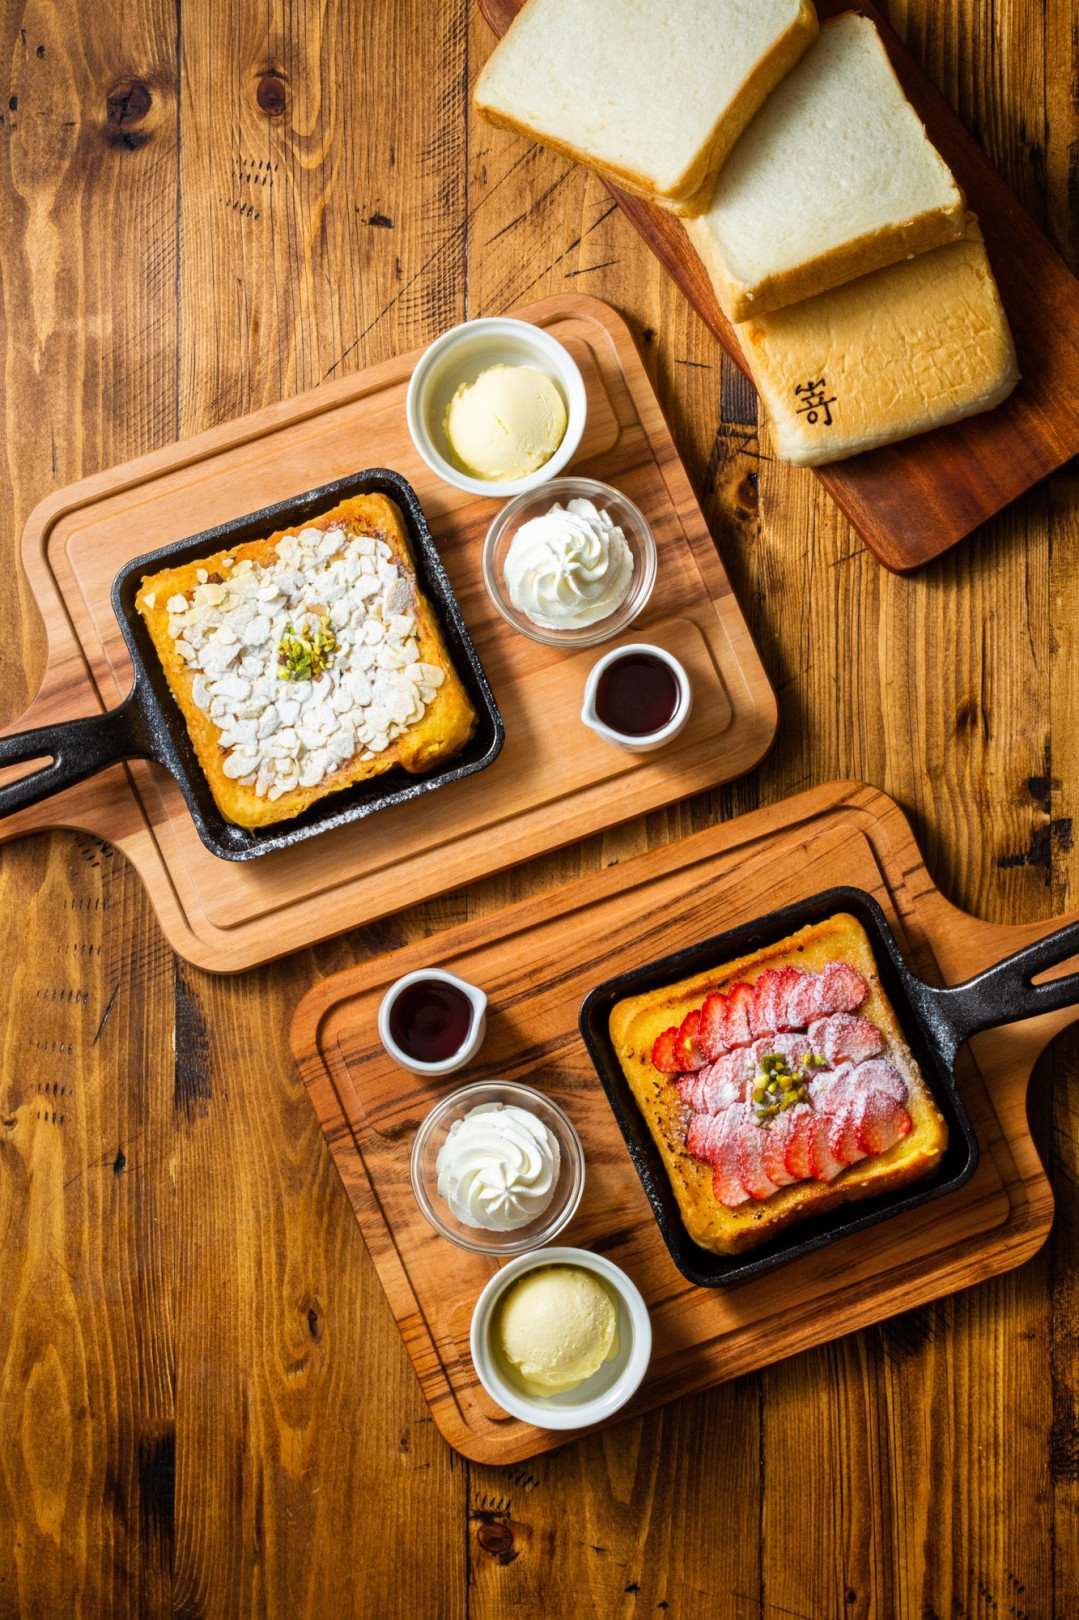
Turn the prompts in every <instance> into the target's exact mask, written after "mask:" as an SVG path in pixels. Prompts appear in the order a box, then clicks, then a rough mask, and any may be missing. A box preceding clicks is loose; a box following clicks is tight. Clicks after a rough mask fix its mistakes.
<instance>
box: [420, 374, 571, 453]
mask: <svg viewBox="0 0 1079 1620" xmlns="http://www.w3.org/2000/svg"><path fill="white" fill-rule="evenodd" d="M442 426H443V430H444V431H445V434H446V438H447V440H448V441H449V446H450V449H451V450H452V451H453V454H454V455H455V456H456V457H457V460H458V461H459V462H460V463H461V466H462V467H463V468H464V469H465V471H466V472H467V473H470V474H471V475H472V477H473V478H490V479H492V480H494V481H499V480H507V479H513V478H527V477H528V475H529V473H534V472H537V471H538V470H539V468H540V467H542V466H543V465H544V463H545V462H547V461H550V459H551V457H552V456H553V455H554V453H555V451H556V450H557V449H558V446H559V445H560V444H561V443H562V440H563V438H564V436H565V432H566V406H565V401H564V400H563V398H562V395H561V394H560V393H559V391H558V388H557V387H556V385H555V384H554V382H552V380H551V378H550V377H548V376H547V374H546V372H544V371H540V370H539V368H538V367H537V366H504V365H499V366H489V367H488V368H487V370H486V371H481V372H480V374H479V376H478V377H477V378H476V380H475V382H473V383H462V384H461V386H460V388H458V390H457V392H456V393H455V394H454V396H453V398H452V399H451V400H450V402H449V404H448V405H447V407H446V414H445V416H444V417H443V420H442Z"/></svg>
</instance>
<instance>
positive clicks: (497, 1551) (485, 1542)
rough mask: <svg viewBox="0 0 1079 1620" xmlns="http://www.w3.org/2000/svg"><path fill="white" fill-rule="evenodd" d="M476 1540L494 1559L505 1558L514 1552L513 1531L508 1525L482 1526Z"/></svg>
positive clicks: (477, 1532)
mask: <svg viewBox="0 0 1079 1620" xmlns="http://www.w3.org/2000/svg"><path fill="white" fill-rule="evenodd" d="M476 1540H477V1541H478V1542H479V1544H480V1546H481V1547H482V1548H483V1550H484V1552H485V1553H490V1555H491V1557H492V1558H505V1556H506V1554H507V1553H510V1552H512V1551H513V1531H512V1530H511V1529H510V1527H509V1525H508V1524H481V1525H480V1527H479V1529H478V1530H477V1531H476Z"/></svg>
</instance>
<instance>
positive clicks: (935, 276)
mask: <svg viewBox="0 0 1079 1620" xmlns="http://www.w3.org/2000/svg"><path fill="white" fill-rule="evenodd" d="M735 331H736V332H737V334H738V340H739V342H740V343H741V345H742V352H743V353H744V355H745V357H746V359H747V361H748V362H749V369H750V371H751V372H752V374H753V381H754V382H755V383H756V385H757V391H758V392H759V394H760V396H761V398H762V400H763V401H764V403H765V406H766V408H767V412H768V416H769V419H770V422H771V428H772V443H773V445H774V448H775V452H776V455H777V456H779V458H780V460H781V461H791V462H795V463H796V464H797V465H799V466H810V467H818V466H821V465H822V464H823V463H824V462H828V461H837V460H839V458H840V457H842V456H853V455H856V454H857V453H858V452H859V451H861V450H871V449H873V448H874V447H875V446H877V445H881V444H891V443H892V442H893V441H894V440H896V439H908V438H910V437H911V435H912V434H914V433H925V432H926V431H927V430H928V429H929V428H936V427H943V426H945V425H946V424H947V423H948V422H958V421H959V420H960V419H961V418H962V417H964V416H974V415H976V414H977V413H978V412H979V411H990V410H992V409H993V407H994V406H995V405H999V404H1000V402H1001V400H1003V399H1006V398H1007V396H1008V395H1009V394H1010V393H1011V391H1012V389H1013V388H1014V387H1015V385H1016V383H1017V382H1018V380H1019V368H1018V366H1017V364H1016V359H1015V347H1014V345H1013V343H1012V335H1011V332H1010V330H1009V328H1008V319H1007V316H1006V315H1005V313H1004V308H1003V306H1002V304H1001V302H1000V294H999V293H998V292H997V285H996V282H995V281H994V280H993V272H992V270H991V269H990V268H989V259H988V257H987V255H986V251H985V247H984V245H983V243H982V238H981V232H980V231H979V230H978V225H977V221H976V220H975V219H974V217H973V215H969V216H968V225H967V231H966V234H965V236H964V237H963V239H962V240H961V241H959V242H950V243H949V244H948V245H947V247H940V248H934V249H933V251H932V252H930V253H919V254H918V255H917V257H916V258H913V259H909V260H904V261H903V263H901V264H893V265H889V266H888V268H887V269H885V270H875V271H873V273H872V274H871V275H868V276H861V277H860V278H859V279H858V280H857V281H849V282H847V284H846V285H845V286H843V287H835V288H833V289H832V291H831V292H826V293H818V294H817V296H816V298H809V299H807V300H806V301H805V302H804V303H802V304H791V305H789V306H788V307H787V308H786V309H777V310H773V311H772V313H771V314H770V315H762V316H759V317H756V318H755V319H753V320H751V321H745V322H744V323H743V324H742V325H740V326H736V327H735Z"/></svg>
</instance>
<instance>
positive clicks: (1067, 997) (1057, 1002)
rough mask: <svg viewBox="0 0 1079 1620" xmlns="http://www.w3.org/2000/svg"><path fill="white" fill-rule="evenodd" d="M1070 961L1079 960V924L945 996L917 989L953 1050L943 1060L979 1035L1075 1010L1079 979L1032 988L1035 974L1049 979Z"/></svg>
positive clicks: (923, 1008)
mask: <svg viewBox="0 0 1079 1620" xmlns="http://www.w3.org/2000/svg"><path fill="white" fill-rule="evenodd" d="M1069 956H1079V922H1073V923H1068V925H1067V927H1065V928H1058V929H1057V931H1056V933H1053V934H1047V935H1046V937H1045V938H1044V939H1039V940H1037V941H1036V942H1035V943H1034V944H1033V945H1028V946H1027V947H1026V949H1025V950H1022V951H1016V953H1015V955H1014V956H1007V957H1005V959H1004V961H1003V962H997V963H996V964H995V965H994V966H993V967H991V968H986V970H985V972H984V973H979V974H978V975H977V976H976V977H975V978H973V979H967V981H966V982H965V983H964V984H954V985H949V986H948V988H947V989H943V990H940V989H936V988H934V987H932V986H930V985H927V984H919V991H920V992H923V994H919V995H918V996H917V1000H918V1002H919V1005H920V1010H921V1011H922V1013H923V1016H924V1017H925V1018H926V1021H927V1022H928V1023H930V1024H931V1025H932V1026H933V1028H934V1030H935V1032H936V1034H937V1037H938V1039H939V1040H940V1042H941V1045H942V1046H944V1047H946V1048H950V1049H951V1050H950V1053H949V1052H946V1054H945V1055H946V1056H954V1055H955V1053H956V1052H957V1051H958V1050H959V1048H960V1047H961V1046H962V1044H963V1042H964V1041H965V1040H967V1039H968V1038H969V1037H970V1036H971V1035H976V1034H977V1033H978V1031H979V1030H982V1029H992V1028H994V1027H995V1026H996V1025H997V1024H1012V1023H1015V1022H1016V1021H1017V1020H1019V1019H1021V1018H1036V1017H1037V1016H1038V1014H1039V1013H1048V1012H1059V1011H1060V1009H1061V1008H1063V1007H1072V1006H1074V1005H1075V1004H1076V1003H1077V1002H1079V973H1069V974H1068V976H1067V977H1066V978H1064V979H1052V980H1050V982H1049V983H1048V984H1031V982H1030V981H1031V979H1032V978H1033V977H1034V975H1035V974H1036V973H1045V972H1046V971H1047V970H1048V969H1049V968H1052V967H1056V966H1058V964H1059V963H1061V962H1066V961H1067V960H1068V958H1069Z"/></svg>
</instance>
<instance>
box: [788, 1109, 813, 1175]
mask: <svg viewBox="0 0 1079 1620" xmlns="http://www.w3.org/2000/svg"><path fill="white" fill-rule="evenodd" d="M789 1118H790V1122H791V1128H790V1136H789V1137H788V1139H787V1169H788V1170H789V1171H790V1173H791V1176H792V1177H793V1179H794V1180H795V1181H808V1180H809V1179H810V1177H811V1176H812V1174H813V1171H812V1169H811V1168H810V1164H809V1144H810V1141H811V1139H812V1136H813V1130H814V1126H815V1122H816V1119H817V1116H816V1114H815V1113H814V1112H813V1110H812V1108H809V1107H807V1106H806V1105H805V1104H804V1103H803V1104H801V1105H800V1106H799V1107H797V1108H792V1109H791V1111H790V1115H789Z"/></svg>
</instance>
